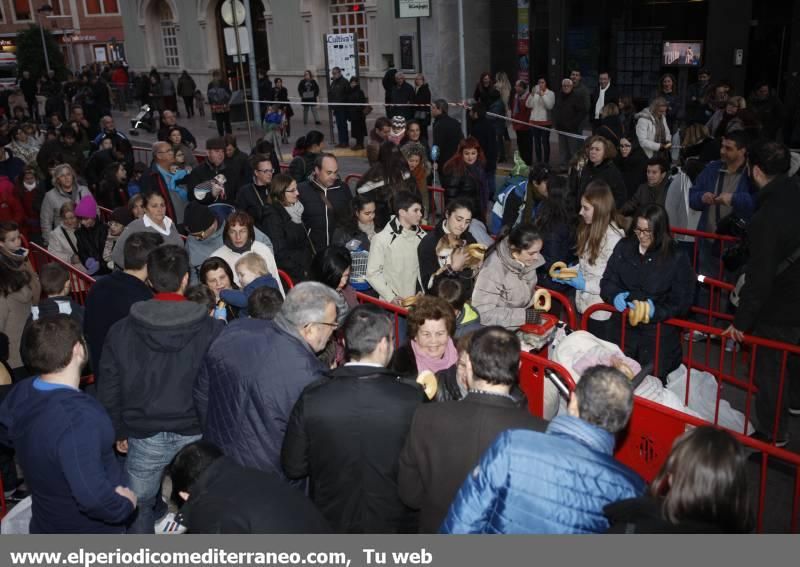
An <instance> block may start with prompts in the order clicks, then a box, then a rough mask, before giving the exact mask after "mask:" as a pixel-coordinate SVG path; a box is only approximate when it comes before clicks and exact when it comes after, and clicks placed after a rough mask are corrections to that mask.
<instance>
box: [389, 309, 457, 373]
mask: <svg viewBox="0 0 800 567" xmlns="http://www.w3.org/2000/svg"><path fill="white" fill-rule="evenodd" d="M455 327H456V321H455V315H454V314H453V308H452V307H450V305H449V304H448V303H447V302H446V301H445V300H443V299H441V298H438V297H433V296H429V295H424V296H420V297H419V299H418V300H417V302H416V303H415V304H414V305H413V306H412V307H411V308H410V309H409V311H408V342H407V343H406V344H405V345H403V346H401V347H400V348H398V349H397V352H395V354H394V358H393V359H392V363H391V367H392V369H393V370H394V371H395V372H397V373H398V374H401V375H413V376H414V377H416V376H417V374H419V373H420V372H423V371H425V370H430V371H431V372H433V373H434V374H435V373H437V372H441V371H443V370H448V369H449V368H452V367H453V366H455V365H456V363H457V362H458V351H457V350H456V345H455V344H454V343H453V335H454V334H455Z"/></svg>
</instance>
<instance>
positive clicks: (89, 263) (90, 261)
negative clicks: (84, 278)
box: [83, 258, 100, 276]
mask: <svg viewBox="0 0 800 567" xmlns="http://www.w3.org/2000/svg"><path fill="white" fill-rule="evenodd" d="M83 265H84V267H85V268H86V272H87V273H88V274H89V275H90V276H93V275H95V274H96V273H97V272H98V271H99V270H100V263H99V262H98V261H97V260H95V259H94V258H87V259H86V261H85V262H84V263H83Z"/></svg>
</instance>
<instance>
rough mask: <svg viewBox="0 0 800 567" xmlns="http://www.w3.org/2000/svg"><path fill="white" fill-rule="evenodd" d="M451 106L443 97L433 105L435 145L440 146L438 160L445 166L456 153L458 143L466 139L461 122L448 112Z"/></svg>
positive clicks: (439, 163)
mask: <svg viewBox="0 0 800 567" xmlns="http://www.w3.org/2000/svg"><path fill="white" fill-rule="evenodd" d="M449 108H450V107H449V105H448V104H447V101H446V100H445V99H443V98H440V99H437V100H435V101H434V102H433V104H432V105H431V115H432V116H433V145H436V146H439V159H438V160H437V161H436V165H439V166H444V164H446V163H447V162H448V161H449V160H450V158H451V157H453V156H454V155H455V154H456V151H457V150H458V143H459V142H460V141H461V140H463V139H464V132H463V131H462V129H461V122H459V121H458V120H456V119H455V118H453V117H452V116H450V115H449V114H448V110H449ZM439 169H441V167H440V168H439Z"/></svg>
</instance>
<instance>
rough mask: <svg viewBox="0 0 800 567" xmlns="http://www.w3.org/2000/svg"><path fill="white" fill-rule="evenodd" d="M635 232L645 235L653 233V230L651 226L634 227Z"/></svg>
mask: <svg viewBox="0 0 800 567" xmlns="http://www.w3.org/2000/svg"><path fill="white" fill-rule="evenodd" d="M633 232H635V233H636V234H638V235H639V236H644V235H645V234H653V231H652V230H650V229H649V228H634V229H633Z"/></svg>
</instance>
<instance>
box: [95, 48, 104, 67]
mask: <svg viewBox="0 0 800 567" xmlns="http://www.w3.org/2000/svg"><path fill="white" fill-rule="evenodd" d="M94 60H95V61H97V62H98V63H105V62H106V61H107V59H106V48H105V46H104V45H98V46H95V48H94Z"/></svg>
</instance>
